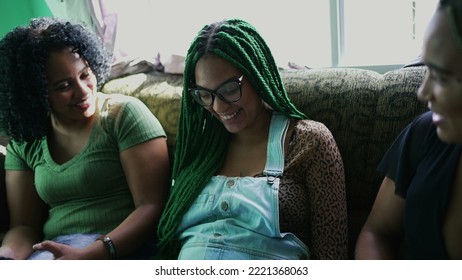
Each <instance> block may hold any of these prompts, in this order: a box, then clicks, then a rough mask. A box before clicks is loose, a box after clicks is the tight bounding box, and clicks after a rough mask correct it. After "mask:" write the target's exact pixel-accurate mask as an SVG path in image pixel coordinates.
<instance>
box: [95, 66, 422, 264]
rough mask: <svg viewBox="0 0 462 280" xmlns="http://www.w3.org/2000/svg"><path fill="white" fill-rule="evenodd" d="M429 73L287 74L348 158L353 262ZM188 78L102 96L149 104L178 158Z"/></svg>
mask: <svg viewBox="0 0 462 280" xmlns="http://www.w3.org/2000/svg"><path fill="white" fill-rule="evenodd" d="M425 72H426V68H425V67H424V66H411V67H406V68H401V69H397V70H392V71H389V72H387V73H385V74H379V73H377V72H374V71H371V70H365V69H356V68H324V69H298V70H281V76H282V79H283V81H284V84H285V86H286V89H287V91H288V94H289V97H290V98H291V100H292V101H293V102H294V103H295V105H296V106H297V107H298V108H299V109H300V110H301V111H303V112H304V113H306V115H307V116H308V117H309V118H311V119H314V120H317V121H320V122H322V123H324V124H325V125H326V126H327V127H328V128H329V129H330V131H331V132H332V134H333V136H334V138H335V140H336V142H337V145H338V147H339V149H340V152H341V154H342V158H343V162H344V166H345V177H346V193H347V207H348V231H349V257H350V258H353V257H354V246H355V243H356V239H357V236H358V234H359V231H360V230H361V227H362V225H363V224H364V222H365V220H366V218H367V215H368V213H369V211H370V209H371V206H372V204H373V202H374V199H375V196H376V193H377V191H378V188H379V186H380V183H381V181H382V179H383V177H382V176H381V175H380V174H379V173H378V172H377V171H376V166H377V165H378V163H379V161H380V160H381V158H382V156H383V154H384V153H385V152H386V150H387V149H388V147H389V145H390V144H391V143H392V141H393V139H394V138H395V137H396V136H397V135H398V134H399V132H400V131H401V130H402V129H403V128H404V127H405V126H406V124H408V123H409V122H410V121H412V120H413V119H414V118H415V117H416V116H417V115H419V114H421V113H423V112H425V111H426V110H427V107H426V105H425V104H424V103H422V102H420V101H418V100H417V96H416V91H417V89H418V87H419V85H420V83H421V82H422V80H423V78H424V76H425ZM182 79H183V77H182V75H174V74H164V73H160V72H150V73H139V74H133V75H129V76H125V77H121V78H117V79H113V80H111V81H109V82H107V83H106V84H105V85H104V87H103V88H102V91H103V92H105V93H123V94H127V95H132V96H135V97H137V98H139V99H140V100H142V101H143V102H145V103H146V104H147V106H148V107H149V108H150V109H151V110H152V112H153V113H154V114H155V115H156V116H157V118H158V119H159V121H160V122H161V124H162V125H163V126H164V129H165V131H166V133H167V137H168V146H169V151H170V152H171V153H170V156H171V157H172V156H173V150H174V144H175V136H176V133H177V122H178V117H179V111H180V108H181V102H180V100H181V94H182ZM172 159H173V157H172Z"/></svg>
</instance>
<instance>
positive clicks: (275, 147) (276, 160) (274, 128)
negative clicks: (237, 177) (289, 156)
mask: <svg viewBox="0 0 462 280" xmlns="http://www.w3.org/2000/svg"><path fill="white" fill-rule="evenodd" d="M288 127H289V118H288V117H286V116H284V115H282V114H281V113H278V112H274V113H273V116H272V118H271V124H270V130H269V137H268V147H267V151H266V166H265V170H264V171H263V174H265V175H266V176H267V177H268V182H269V183H272V181H274V178H276V177H279V176H281V175H282V173H283V170H284V141H285V138H286V134H287V129H288Z"/></svg>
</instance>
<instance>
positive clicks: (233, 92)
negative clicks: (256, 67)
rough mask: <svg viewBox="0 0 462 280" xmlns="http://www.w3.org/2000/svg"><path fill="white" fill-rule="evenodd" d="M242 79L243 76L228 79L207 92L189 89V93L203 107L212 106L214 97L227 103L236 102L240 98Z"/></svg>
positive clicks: (205, 90)
mask: <svg viewBox="0 0 462 280" xmlns="http://www.w3.org/2000/svg"><path fill="white" fill-rule="evenodd" d="M242 78H244V75H242V76H240V77H239V78H237V79H236V78H233V79H230V80H228V81H226V82H224V83H222V84H221V85H220V86H218V88H217V89H216V90H208V89H204V88H201V87H198V88H190V89H189V92H190V93H191V94H192V96H193V97H194V99H195V100H196V101H197V102H198V103H199V104H201V105H202V106H204V107H210V106H212V104H213V101H214V100H215V96H218V98H220V99H221V100H223V101H224V102H227V103H233V102H237V101H239V99H241V96H242V89H241V85H242Z"/></svg>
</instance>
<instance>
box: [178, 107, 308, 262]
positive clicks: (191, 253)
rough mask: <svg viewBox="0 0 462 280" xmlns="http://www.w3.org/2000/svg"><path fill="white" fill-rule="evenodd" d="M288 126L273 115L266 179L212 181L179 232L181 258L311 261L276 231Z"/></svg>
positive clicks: (295, 241)
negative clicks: (280, 178) (280, 179)
mask: <svg viewBox="0 0 462 280" xmlns="http://www.w3.org/2000/svg"><path fill="white" fill-rule="evenodd" d="M288 125H289V120H288V118H287V117H285V116H283V115H281V114H279V113H273V117H272V120H271V124H270V133H269V141H268V148H267V151H268V152H267V161H266V166H265V170H264V171H263V174H264V175H265V176H264V177H225V176H213V177H212V179H211V180H210V182H209V183H208V184H207V185H206V186H205V188H204V190H203V191H202V192H201V194H200V195H199V196H198V198H197V199H196V200H195V201H194V203H193V204H192V206H191V208H190V209H189V211H188V212H186V214H185V215H184V217H183V219H182V222H181V224H180V226H179V228H178V233H179V238H180V240H181V242H182V244H183V246H182V249H181V252H180V254H179V257H178V258H179V259H208V260H218V259H235V260H247V259H248V260H266V259H309V256H310V254H309V250H308V248H307V247H306V246H305V245H304V244H303V243H302V242H301V241H300V240H299V239H298V238H297V237H296V236H295V235H293V234H292V233H281V232H280V229H279V198H278V189H279V177H280V176H281V175H282V173H283V169H284V139H285V135H286V133H287V128H288Z"/></svg>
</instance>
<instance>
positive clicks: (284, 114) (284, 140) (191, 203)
mask: <svg viewBox="0 0 462 280" xmlns="http://www.w3.org/2000/svg"><path fill="white" fill-rule="evenodd" d="M183 86H184V89H183V99H182V109H181V114H180V121H179V129H178V136H177V142H176V149H175V158H174V166H173V180H172V188H171V192H170V197H169V200H168V203H167V206H166V209H165V211H164V213H163V216H162V217H161V221H160V225H159V228H158V234H159V238H160V246H161V249H162V250H161V251H162V253H163V254H162V255H161V256H160V257H161V258H178V259H309V258H311V259H343V258H346V257H347V214H346V198H345V183H344V170H343V163H342V159H341V156H340V153H339V150H338V148H337V145H336V142H335V140H334V139H333V137H332V134H331V133H330V131H329V130H328V129H327V128H326V127H325V126H324V125H323V124H321V123H319V122H315V121H313V120H308V119H307V118H306V116H305V115H304V114H303V113H301V112H300V111H299V110H298V109H297V108H295V106H294V105H293V104H292V103H291V102H290V100H289V98H288V96H287V93H286V90H285V88H284V85H283V82H282V80H281V77H280V74H279V71H278V68H277V66H276V63H275V61H274V59H273V57H272V54H271V52H270V50H269V48H268V46H267V45H266V43H265V42H264V40H263V39H262V37H261V36H260V35H259V33H258V32H257V31H256V29H255V28H254V27H253V26H252V25H250V24H249V23H247V22H245V21H242V20H239V19H231V20H225V21H221V22H217V23H213V24H210V25H207V26H205V27H204V28H203V29H202V30H201V31H200V32H199V33H198V35H197V37H196V38H195V39H194V41H193V42H192V45H191V46H190V49H189V50H188V53H187V57H186V65H185V72H184V84H183Z"/></svg>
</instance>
